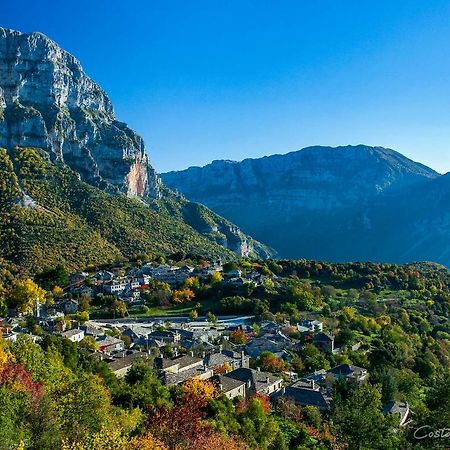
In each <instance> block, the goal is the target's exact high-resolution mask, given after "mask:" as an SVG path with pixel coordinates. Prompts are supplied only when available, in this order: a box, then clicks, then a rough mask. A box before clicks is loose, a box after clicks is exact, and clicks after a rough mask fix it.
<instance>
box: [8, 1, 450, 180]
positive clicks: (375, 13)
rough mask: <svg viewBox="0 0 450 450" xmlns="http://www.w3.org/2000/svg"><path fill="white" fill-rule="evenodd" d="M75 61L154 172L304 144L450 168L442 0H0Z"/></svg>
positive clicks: (449, 71) (11, 19)
mask: <svg viewBox="0 0 450 450" xmlns="http://www.w3.org/2000/svg"><path fill="white" fill-rule="evenodd" d="M0 14H1V15H0V24H1V26H6V27H9V28H14V29H19V30H21V31H25V32H27V31H41V32H43V33H45V34H47V35H48V36H49V37H51V38H52V39H54V40H56V41H57V42H58V43H59V44H60V45H61V46H63V47H64V48H65V49H67V50H69V51H70V52H71V53H73V54H75V55H76V56H77V57H78V59H80V61H81V63H82V65H83V66H84V68H85V70H86V71H87V73H88V74H89V75H90V76H91V77H93V78H94V79H95V80H96V81H98V82H99V83H100V84H101V85H102V86H103V87H104V89H105V90H106V91H107V92H108V93H109V95H110V97H111V99H112V100H113V102H114V105H115V109H116V113H117V116H118V117H119V119H120V120H123V121H125V122H127V123H128V124H129V125H130V126H131V127H132V128H134V129H135V130H136V131H138V132H139V133H140V134H141V135H142V136H143V137H144V139H145V141H146V144H147V149H148V151H149V154H150V158H151V161H152V162H153V165H154V166H155V168H156V169H157V170H158V171H160V172H163V171H167V170H171V169H182V168H185V167H188V166H190V165H203V164H206V163H208V162H210V161H211V160H213V159H236V160H239V159H243V158H246V157H259V156H263V155H268V154H273V153H285V152H288V151H292V150H297V149H299V148H302V147H305V146H308V145H347V144H358V143H363V144H368V145H382V146H386V147H391V148H394V149H396V150H398V151H400V152H402V153H404V154H405V155H407V156H408V157H410V158H412V159H415V160H419V161H421V162H423V163H425V164H428V165H429V166H431V167H433V168H434V169H436V170H438V171H441V172H447V171H450V1H433V0H426V1H425V0H409V1H396V0H389V1H384V0H377V1H364V0H356V1H345V0H333V1H321V0H314V1H311V0H309V1H300V0H297V1H282V0H280V1H274V0H273V1H262V0H258V1H256V0H255V1H246V0H236V1H233V0H225V1H224V0H221V1H219V0H207V1H195V0H183V1H169V0H161V1H153V0H129V1H127V2H125V1H118V0H109V1H106V0H90V1H87V0H77V1H61V2H56V1H47V0H41V1H21V2H16V1H13V0H5V1H3V2H2V8H1V13H0Z"/></svg>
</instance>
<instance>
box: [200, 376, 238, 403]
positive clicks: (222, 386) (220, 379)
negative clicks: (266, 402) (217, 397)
mask: <svg viewBox="0 0 450 450" xmlns="http://www.w3.org/2000/svg"><path fill="white" fill-rule="evenodd" d="M209 380H210V381H211V382H212V383H213V384H214V385H215V386H216V388H217V389H218V390H219V391H220V392H221V393H222V394H223V395H225V397H227V398H229V399H230V400H232V399H233V398H236V397H242V398H245V382H243V381H239V380H235V379H234V378H230V377H226V376H224V375H219V374H218V375H214V376H212V377H211V378H210V379H209Z"/></svg>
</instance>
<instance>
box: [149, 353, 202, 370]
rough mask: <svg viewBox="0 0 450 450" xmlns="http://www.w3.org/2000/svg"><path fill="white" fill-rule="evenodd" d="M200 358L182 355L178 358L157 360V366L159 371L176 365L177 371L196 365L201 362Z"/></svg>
mask: <svg viewBox="0 0 450 450" xmlns="http://www.w3.org/2000/svg"><path fill="white" fill-rule="evenodd" d="M202 361H203V360H202V358H197V357H195V356H190V355H183V356H179V357H178V358H174V359H168V358H159V361H158V364H159V365H160V369H162V370H164V369H168V368H169V367H173V366H176V365H178V368H179V370H181V369H183V368H184V367H188V366H191V365H192V364H196V363H199V362H202Z"/></svg>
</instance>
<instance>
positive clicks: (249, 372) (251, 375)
mask: <svg viewBox="0 0 450 450" xmlns="http://www.w3.org/2000/svg"><path fill="white" fill-rule="evenodd" d="M224 376H226V377H230V378H234V379H235V380H239V381H243V382H245V383H247V381H250V389H251V390H253V391H255V392H263V391H265V390H266V389H267V387H268V386H271V385H272V384H274V383H277V382H279V381H281V378H279V377H276V376H274V375H272V374H271V373H268V372H260V371H258V370H254V369H247V368H244V367H240V368H239V369H236V370H233V371H231V372H228V373H227V374H225V375H224ZM267 380H269V382H267Z"/></svg>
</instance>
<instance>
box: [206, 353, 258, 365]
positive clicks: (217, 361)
mask: <svg viewBox="0 0 450 450" xmlns="http://www.w3.org/2000/svg"><path fill="white" fill-rule="evenodd" d="M203 362H204V363H205V365H206V366H208V367H211V368H213V369H217V368H218V367H222V366H224V365H227V366H229V367H230V369H231V370H235V369H239V368H241V367H243V368H248V367H249V365H250V358H249V357H248V356H247V355H246V354H245V353H244V352H241V353H237V352H233V351H232V350H220V351H219V352H218V353H211V354H210V355H206V356H205V358H204V360H203Z"/></svg>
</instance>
